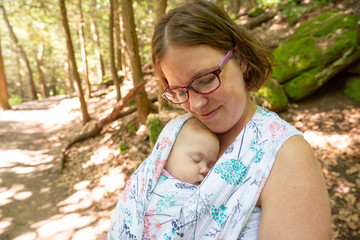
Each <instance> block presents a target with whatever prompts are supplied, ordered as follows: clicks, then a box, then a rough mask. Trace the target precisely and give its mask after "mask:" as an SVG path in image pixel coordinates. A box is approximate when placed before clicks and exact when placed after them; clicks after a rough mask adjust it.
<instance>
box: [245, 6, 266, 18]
mask: <svg viewBox="0 0 360 240" xmlns="http://www.w3.org/2000/svg"><path fill="white" fill-rule="evenodd" d="M264 12H265V9H263V8H259V7H254V8H252V9H251V11H250V12H249V13H248V15H249V16H250V17H257V16H259V15H260V14H262V13H264Z"/></svg>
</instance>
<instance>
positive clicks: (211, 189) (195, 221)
mask: <svg viewBox="0 0 360 240" xmlns="http://www.w3.org/2000/svg"><path fill="white" fill-rule="evenodd" d="M152 53H153V63H154V68H155V70H156V71H157V73H158V74H159V76H160V77H161V79H162V81H163V83H164V86H165V90H164V92H163V97H165V98H166V99H168V100H169V101H170V102H172V103H174V104H181V107H183V108H184V109H185V110H186V111H188V112H189V113H191V115H193V116H194V117H196V118H197V119H199V120H200V121H201V122H202V123H203V124H204V125H206V126H207V127H208V128H209V129H210V130H211V131H213V132H215V133H216V134H217V135H218V137H219V139H220V153H219V160H218V162H217V163H216V165H215V166H214V168H213V169H212V171H211V172H210V174H208V176H207V178H206V179H205V180H204V181H203V182H202V184H201V185H200V186H199V187H198V188H197V190H196V191H195V192H194V193H193V195H192V198H191V199H190V200H189V202H188V203H186V204H185V205H184V208H182V210H181V211H180V213H179V215H178V216H175V217H174V220H173V221H172V223H171V226H169V229H170V230H168V231H165V233H164V234H163V235H161V237H158V236H157V239H165V238H166V237H169V239H176V238H184V239H222V238H223V239H319V240H320V239H331V218H330V206H329V201H328V195H327V191H326V187H325V184H324V179H323V176H322V174H321V170H320V168H319V166H318V163H317V162H316V158H315V156H314V153H313V152H312V149H311V147H310V146H309V144H308V143H307V142H306V140H304V138H303V137H302V136H301V133H299V132H298V131H297V130H296V129H295V128H294V127H292V126H290V125H289V124H288V123H286V122H285V121H283V120H281V119H280V118H279V117H278V116H277V115H276V114H274V113H271V112H269V111H267V110H266V109H263V108H260V107H257V106H256V105H255V104H254V103H253V102H252V100H251V98H250V97H249V94H248V91H252V90H257V89H258V88H259V87H260V86H261V85H262V83H263V82H264V81H265V80H266V79H267V78H269V77H270V75H271V72H272V68H271V64H272V56H271V53H270V52H269V51H268V50H267V49H266V48H265V47H264V45H263V44H262V43H261V42H259V41H258V40H256V39H255V38H253V37H252V36H251V35H249V34H248V33H247V32H246V31H244V30H243V29H241V28H239V27H238V26H237V25H236V24H235V23H234V22H233V21H232V20H231V19H230V18H229V16H228V15H227V14H226V13H225V12H224V11H223V10H221V9H219V8H218V7H217V6H216V5H215V4H213V3H210V2H208V1H194V2H192V3H189V4H186V5H184V6H182V7H179V8H176V9H173V10H171V11H170V12H169V13H168V14H167V15H166V16H165V17H164V18H163V19H162V20H161V21H160V22H159V24H158V25H157V26H156V28H155V32H154V35H153V39H152ZM219 63H220V64H219ZM169 128H170V127H168V129H169ZM173 128H174V127H173ZM165 132H166V131H165ZM162 134H163V135H165V133H162ZM175 135H176V134H175ZM160 139H162V140H161V143H163V140H164V137H161V136H160ZM160 149H161V145H160ZM164 161H166V160H164ZM262 164H263V165H262ZM234 170H236V171H237V172H236V171H234ZM226 171H229V172H228V173H226ZM270 171H271V172H270ZM144 172H145V171H144ZM239 172H240V173H241V174H240V176H239V177H234V176H235V175H237V174H238V173H239ZM143 178H144V177H142V178H141V179H143ZM220 182H223V183H220ZM143 185H146V184H143ZM216 188H218V189H216ZM131 189H132V190H130V192H131V191H133V192H134V191H136V190H135V189H138V188H134V187H133V188H131ZM147 191H149V192H151V190H147ZM206 194H207V195H206ZM126 196H128V195H126ZM219 198H220V200H219ZM138 202H139V201H136V203H138ZM119 205H120V204H119ZM119 205H118V206H117V209H120V210H118V211H117V213H115V215H116V214H117V215H121V213H124V212H126V211H127V209H126V208H122V207H119ZM255 205H256V208H255V210H254V207H255ZM199 206H200V208H199ZM143 208H146V207H143ZM189 209H190V210H189ZM125 210H126V211H125ZM253 210H254V211H253ZM119 211H120V212H119ZM137 213H139V211H137ZM115 215H114V216H115ZM133 215H135V211H134V214H133ZM138 215H139V214H138ZM139 219H140V220H139ZM113 220H114V219H113ZM139 221H140V222H141V217H140V218H138V222H139ZM123 222H124V221H123ZM125 222H126V221H125ZM128 222H129V221H128ZM132 222H133V221H132ZM117 225H119V224H118V223H116V221H114V222H113V224H112V230H111V231H110V232H116V231H120V230H119V228H118V226H117ZM124 226H125V227H124V228H123V229H122V230H121V231H122V232H124V233H126V234H127V235H126V234H125V235H126V238H129V239H130V238H132V237H133V235H131V234H130V230H129V227H128V225H126V224H124ZM115 229H116V231H115ZM125 235H123V236H125ZM112 238H113V237H112V235H111V234H109V235H108V239H112Z"/></svg>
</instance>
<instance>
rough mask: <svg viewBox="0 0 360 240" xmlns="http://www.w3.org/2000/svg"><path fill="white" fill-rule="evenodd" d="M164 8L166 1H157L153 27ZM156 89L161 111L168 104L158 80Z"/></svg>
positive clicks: (159, 18)
mask: <svg viewBox="0 0 360 240" xmlns="http://www.w3.org/2000/svg"><path fill="white" fill-rule="evenodd" d="M166 6H167V0H159V1H158V8H157V11H156V18H155V24H154V25H155V26H156V25H157V24H158V22H159V21H160V20H161V19H162V17H163V16H165V13H166ZM157 87H158V98H157V99H158V103H159V108H160V109H163V108H166V107H167V106H168V105H169V104H168V102H167V101H166V100H165V99H164V98H163V97H161V93H162V92H163V90H164V87H163V84H162V82H161V79H160V78H159V79H158V80H157Z"/></svg>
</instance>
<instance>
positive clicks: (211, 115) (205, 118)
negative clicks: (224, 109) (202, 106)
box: [199, 107, 220, 120]
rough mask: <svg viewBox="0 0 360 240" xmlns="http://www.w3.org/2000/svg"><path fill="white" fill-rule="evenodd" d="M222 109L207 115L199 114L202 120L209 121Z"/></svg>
mask: <svg viewBox="0 0 360 240" xmlns="http://www.w3.org/2000/svg"><path fill="white" fill-rule="evenodd" d="M219 108H220V107H218V108H216V109H215V110H213V111H211V112H209V113H205V114H199V116H200V118H201V120H208V119H210V118H212V117H213V116H214V115H215V114H216V113H217V111H218V110H219Z"/></svg>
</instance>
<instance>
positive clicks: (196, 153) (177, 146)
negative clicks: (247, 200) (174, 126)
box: [143, 118, 220, 239]
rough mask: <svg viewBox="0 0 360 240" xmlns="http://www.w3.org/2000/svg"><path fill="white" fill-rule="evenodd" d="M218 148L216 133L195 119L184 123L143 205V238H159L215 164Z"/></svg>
mask: <svg viewBox="0 0 360 240" xmlns="http://www.w3.org/2000/svg"><path fill="white" fill-rule="evenodd" d="M219 150H220V143H219V139H218V138H217V136H216V135H215V134H214V133H212V132H211V131H210V130H209V129H207V128H206V127H205V126H204V125H203V124H202V123H201V122H200V121H199V120H198V119H196V118H190V119H189V120H187V121H186V122H185V123H184V125H183V127H182V128H181V130H180V132H179V134H178V136H177V138H176V140H175V143H174V145H173V147H172V149H171V152H170V154H169V156H168V159H167V161H166V163H165V166H164V169H163V170H162V173H161V175H160V178H159V181H158V182H157V184H156V187H155V189H154V191H153V193H152V195H151V198H150V201H149V204H148V206H147V208H146V213H145V221H144V232H143V239H160V238H161V239H162V237H163V236H161V235H162V234H163V233H164V231H165V230H166V229H168V228H169V226H170V225H171V223H172V219H173V217H175V216H176V214H178V213H179V212H180V211H181V210H180V209H181V207H182V206H183V205H184V204H185V202H186V201H187V199H188V198H189V197H190V196H191V195H192V194H193V192H194V190H196V188H197V186H198V185H200V183H201V182H202V181H203V180H204V178H205V177H206V175H207V174H208V172H209V171H210V169H211V168H212V167H213V166H214V164H215V163H216V161H217V157H218V153H219Z"/></svg>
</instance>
